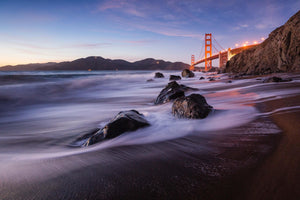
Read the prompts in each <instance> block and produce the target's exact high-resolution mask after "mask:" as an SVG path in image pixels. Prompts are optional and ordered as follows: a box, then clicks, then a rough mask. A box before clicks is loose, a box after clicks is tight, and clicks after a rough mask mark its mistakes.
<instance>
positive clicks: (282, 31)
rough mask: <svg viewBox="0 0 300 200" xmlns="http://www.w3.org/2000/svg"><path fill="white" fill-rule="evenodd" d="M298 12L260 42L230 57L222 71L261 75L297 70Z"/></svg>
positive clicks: (299, 60)
mask: <svg viewBox="0 0 300 200" xmlns="http://www.w3.org/2000/svg"><path fill="white" fill-rule="evenodd" d="M299 46H300V11H298V12H297V13H296V14H295V15H294V16H292V17H291V18H290V19H289V20H288V21H287V22H286V23H285V24H284V25H283V26H281V27H279V28H277V29H275V30H274V31H272V32H271V33H270V34H269V37H268V38H267V39H266V40H265V41H264V42H263V43H261V44H259V45H257V46H254V47H252V48H250V49H247V50H245V51H243V52H241V53H239V54H237V55H235V56H233V57H232V58H231V59H230V60H229V61H228V62H227V64H226V72H233V73H245V74H247V75H263V74H270V73H276V72H299V71H300V48H299Z"/></svg>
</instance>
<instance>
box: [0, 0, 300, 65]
mask: <svg viewBox="0 0 300 200" xmlns="http://www.w3.org/2000/svg"><path fill="white" fill-rule="evenodd" d="M299 9H300V0H252V1H242V0H226V1H225V0H166V1H163V0H152V1H141V0H110V1H109V0H98V1H97V0H85V1H82V0H72V1H66V0H60V1H57V0H40V1H35V0H28V1H25V0H24V1H14V0H1V1H0V44H1V45H0V66H3V65H8V64H11V65H15V64H26V63H37V62H52V61H54V62H59V61H69V60H74V59H77V58H81V57H87V56H102V57H104V58H111V59H125V60H128V61H137V60H141V59H144V58H148V57H152V58H156V59H163V60H167V61H173V62H175V61H182V62H186V63H190V57H191V54H195V57H196V59H199V56H200V53H201V49H202V48H203V47H202V46H203V44H204V34H205V33H212V34H213V37H214V38H215V39H216V40H217V41H218V43H220V45H221V46H222V47H223V48H229V47H231V48H232V47H234V46H235V44H239V45H240V44H242V43H244V42H246V41H248V42H249V43H252V42H253V41H260V39H261V38H262V37H264V38H267V37H268V34H269V33H270V32H271V31H272V30H273V29H275V28H276V27H278V26H281V25H283V24H284V23H285V22H286V21H287V20H288V19H289V17H291V16H292V15H293V14H295V13H296V12H297V11H298V10H299ZM213 43H214V42H213ZM215 46H216V47H218V46H217V45H215ZM218 50H220V48H219V49H218Z"/></svg>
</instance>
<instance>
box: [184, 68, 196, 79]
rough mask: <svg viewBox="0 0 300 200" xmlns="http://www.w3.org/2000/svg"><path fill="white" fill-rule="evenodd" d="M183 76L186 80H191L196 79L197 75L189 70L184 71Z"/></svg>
mask: <svg viewBox="0 0 300 200" xmlns="http://www.w3.org/2000/svg"><path fill="white" fill-rule="evenodd" d="M181 76H182V77H185V78H191V77H194V76H195V74H194V73H193V72H192V71H190V70H189V69H184V70H183V71H182V72H181Z"/></svg>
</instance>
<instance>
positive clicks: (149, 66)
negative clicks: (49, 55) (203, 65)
mask: <svg viewBox="0 0 300 200" xmlns="http://www.w3.org/2000/svg"><path fill="white" fill-rule="evenodd" d="M188 67H189V65H188V64H186V63H183V62H169V61H164V60H156V59H154V58H146V59H143V60H139V61H135V62H128V61H126V60H121V59H115V60H112V59H106V58H103V57H101V56H89V57H86V58H79V59H76V60H73V61H63V62H48V63H30V64H20V65H6V66H3V67H0V71H52V70H54V71H56V70H75V71H77V70H78V71H79V70H182V69H185V68H188Z"/></svg>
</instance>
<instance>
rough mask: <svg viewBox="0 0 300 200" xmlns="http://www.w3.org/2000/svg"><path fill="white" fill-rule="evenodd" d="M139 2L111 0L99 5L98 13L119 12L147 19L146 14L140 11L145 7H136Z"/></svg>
mask: <svg viewBox="0 0 300 200" xmlns="http://www.w3.org/2000/svg"><path fill="white" fill-rule="evenodd" d="M137 3H138V2H135V1H127V0H110V1H105V2H103V3H101V4H99V5H98V11H109V10H118V12H121V13H126V14H128V15H131V16H136V17H145V16H146V15H145V13H144V12H142V11H140V10H141V9H144V7H140V6H136V4H137Z"/></svg>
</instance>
